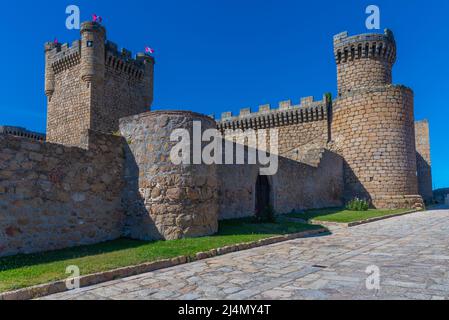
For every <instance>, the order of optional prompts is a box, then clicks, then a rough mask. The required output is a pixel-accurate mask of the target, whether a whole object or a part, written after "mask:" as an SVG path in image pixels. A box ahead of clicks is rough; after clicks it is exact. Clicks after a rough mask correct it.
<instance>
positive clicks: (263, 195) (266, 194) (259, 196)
mask: <svg viewBox="0 0 449 320" xmlns="http://www.w3.org/2000/svg"><path fill="white" fill-rule="evenodd" d="M268 206H270V183H269V181H268V178H267V176H259V177H258V178H257V182H256V215H257V216H259V215H260V214H262V212H263V211H264V210H265V209H266V208H268Z"/></svg>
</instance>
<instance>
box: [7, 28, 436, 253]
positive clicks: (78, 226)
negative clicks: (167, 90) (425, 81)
mask: <svg viewBox="0 0 449 320" xmlns="http://www.w3.org/2000/svg"><path fill="white" fill-rule="evenodd" d="M334 48H335V51H334V54H335V59H336V64H337V74H338V79H337V81H338V96H337V98H336V99H335V100H334V101H331V99H330V97H329V96H328V95H326V96H324V97H323V99H322V100H321V101H314V100H313V98H312V97H307V98H303V99H301V102H300V104H298V105H294V104H292V102H291V101H283V102H281V103H280V104H279V109H271V106H269V105H264V106H261V107H260V109H259V112H251V110H250V109H243V110H241V112H240V115H239V116H236V117H234V116H232V114H231V113H224V114H223V115H222V119H221V120H220V121H218V122H216V121H214V119H212V118H210V117H206V116H204V115H200V114H196V113H193V112H187V111H160V112H150V111H149V110H150V107H151V104H152V101H153V73H154V71H153V68H154V59H153V58H152V57H150V56H147V55H145V54H138V55H137V56H136V57H135V58H132V55H131V53H130V52H129V51H127V50H125V49H123V50H122V51H120V52H119V51H118V48H117V45H115V44H114V43H112V42H110V41H107V40H106V30H105V28H104V27H103V26H101V25H100V24H98V23H93V22H87V23H84V24H83V25H82V28H81V40H78V41H75V42H74V43H73V44H72V46H70V47H69V46H68V45H67V44H64V45H59V44H54V43H47V44H46V46H45V56H46V73H45V93H46V95H47V97H48V123H47V142H46V143H44V142H42V141H35V140H32V139H35V138H36V137H37V138H38V139H37V140H42V137H43V136H36V135H34V134H29V133H28V132H27V133H19V132H18V131H17V130H5V129H3V131H2V132H0V256H4V255H13V254H17V253H31V252H40V251H46V250H54V249H59V248H65V247H71V246H77V245H83V244H93V243H97V242H101V241H106V240H112V239H116V238H119V237H122V236H126V237H131V238H134V239H143V240H155V239H179V238H184V237H195V236H204V235H211V234H214V233H215V232H216V231H217V229H218V220H219V219H229V218H239V217H248V216H253V215H255V212H256V210H258V209H256V208H258V206H259V205H260V201H259V200H260V198H261V197H260V196H261V191H260V190H261V189H260V186H261V185H263V190H265V193H263V195H264V197H263V200H264V201H263V203H264V205H265V204H266V203H269V204H271V205H272V206H273V207H274V209H275V210H276V211H277V212H278V213H288V212H291V211H300V210H304V209H311V208H324V207H337V206H342V205H343V204H344V203H345V201H347V200H349V199H352V198H354V197H356V196H359V197H364V198H367V199H369V200H371V201H372V204H373V206H375V207H378V208H398V207H404V208H420V207H422V206H423V199H424V200H426V201H431V200H432V191H431V190H432V180H431V179H432V177H431V159H430V139H429V125H428V123H427V122H426V121H424V122H417V123H415V122H414V115H413V113H414V110H413V108H414V106H413V92H412V90H411V89H409V88H406V87H404V86H396V85H393V84H392V76H391V74H392V73H391V71H392V67H393V65H394V62H395V61H396V43H395V40H394V37H393V34H392V33H391V32H390V31H386V32H385V34H368V35H358V36H354V37H349V36H348V34H347V33H341V34H339V35H337V36H336V37H335V38H334ZM194 121H199V122H200V123H201V124H202V131H204V130H206V129H211V128H218V129H219V130H220V131H221V132H222V133H223V134H226V133H232V134H233V135H234V136H235V138H241V137H244V136H245V135H246V134H247V133H248V131H249V130H254V131H255V135H256V136H257V137H259V138H260V137H261V136H262V135H261V134H262V131H261V130H262V129H267V130H277V131H278V133H279V140H278V141H277V147H278V156H279V170H278V172H277V173H276V174H275V175H273V176H270V177H268V178H266V179H261V176H260V170H259V169H260V167H259V166H258V165H251V164H246V165H179V166H178V165H174V164H173V163H172V161H171V159H170V152H171V149H172V147H173V146H174V145H175V144H177V142H172V141H170V135H171V133H172V132H173V130H175V129H187V131H188V132H190V133H192V130H193V122H194ZM267 138H268V136H267ZM225 139H228V140H227V141H228V142H230V140H229V138H228V136H225ZM232 139H233V140H232V142H230V143H231V144H233V145H234V146H236V144H238V143H239V142H238V141H237V140H234V138H232ZM270 143H271V142H270ZM243 144H245V142H243ZM270 147H271V146H270ZM264 151H265V150H264ZM245 157H246V158H248V153H246V154H245ZM261 181H263V183H262V182H261ZM258 182H260V183H258ZM267 190H268V192H266V191H267ZM258 199H259V200H258ZM258 201H259V202H258Z"/></svg>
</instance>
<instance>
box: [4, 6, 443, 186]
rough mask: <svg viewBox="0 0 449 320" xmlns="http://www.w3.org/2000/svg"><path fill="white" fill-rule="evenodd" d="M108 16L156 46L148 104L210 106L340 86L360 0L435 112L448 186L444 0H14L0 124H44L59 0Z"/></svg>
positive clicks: (438, 178)
mask: <svg viewBox="0 0 449 320" xmlns="http://www.w3.org/2000/svg"><path fill="white" fill-rule="evenodd" d="M70 4H75V5H78V6H79V7H80V9H81V15H82V20H90V17H91V14H92V13H97V14H99V15H101V16H103V17H104V24H105V26H106V27H107V29H108V38H109V39H111V40H112V41H114V42H116V43H117V44H119V46H121V47H125V48H127V49H130V50H132V51H133V52H134V53H135V52H137V51H142V50H143V48H144V47H145V45H150V46H152V47H154V48H155V49H156V58H157V65H156V73H155V102H154V109H164V108H166V109H189V110H194V111H198V112H202V113H206V114H212V113H215V114H216V115H217V116H218V115H219V114H221V112H223V111H228V110H229V111H233V112H238V110H239V109H240V108H244V107H252V108H253V109H256V108H257V106H258V105H260V104H265V103H272V104H274V105H277V103H278V102H279V101H281V100H286V99H292V100H293V101H295V102H296V101H299V99H300V97H303V96H310V95H314V96H315V97H316V98H317V99H318V98H321V96H322V95H323V93H325V92H328V91H331V92H333V93H335V92H336V79H335V73H336V71H335V69H336V68H335V65H334V61H333V56H332V36H333V35H334V34H336V33H339V32H341V31H345V30H347V31H349V32H350V34H356V33H365V32H367V30H366V29H365V19H366V15H365V8H366V7H367V6H368V5H369V4H376V5H378V6H379V7H380V9H381V28H390V29H392V30H393V31H394V33H395V36H396V39H397V43H398V54H399V57H398V62H397V64H396V67H395V69H394V82H395V83H398V84H404V85H407V86H410V87H412V88H413V89H414V91H415V96H416V97H415V98H416V99H415V114H416V119H423V118H427V119H429V121H430V123H431V139H432V157H433V159H432V160H433V177H434V187H449V161H448V160H449V157H448V155H449V151H448V142H447V140H448V137H449V135H448V129H449V117H448V116H449V110H448V109H449V60H448V59H449V25H448V16H449V1H447V0H440V1H436V0H426V1H417V0H407V1H406V0H400V1H399V0H395V1H391V0H386V1H383V0H382V1H380V0H376V1H372V2H371V1H356V0H347V1H328V0H326V1H323V0H315V1H299V0H291V1H287V0H269V1H267V0H190V1H171V0H163V1H162V0H160V1H152V0H141V1H138V0H128V1H113V0H109V1H85V0H82V1H80V0H73V1H60V0H58V1H31V0H26V1H23V0H22V1H12V2H10V3H8V5H7V6H3V9H2V18H1V20H0V26H1V28H0V38H1V39H2V50H1V51H0V58H1V59H0V61H1V63H2V76H1V77H0V90H1V92H0V93H1V94H0V124H10V125H19V126H23V127H27V128H29V129H31V130H36V131H41V132H44V131H45V121H46V120H45V118H46V98H45V95H44V53H43V44H44V42H45V41H49V40H50V41H52V40H53V39H54V38H55V37H57V38H58V39H59V41H60V42H72V41H73V40H75V39H77V38H78V36H79V33H78V31H76V30H75V31H69V30H67V29H66V28H65V19H66V14H65V8H66V7H67V6H68V5H70Z"/></svg>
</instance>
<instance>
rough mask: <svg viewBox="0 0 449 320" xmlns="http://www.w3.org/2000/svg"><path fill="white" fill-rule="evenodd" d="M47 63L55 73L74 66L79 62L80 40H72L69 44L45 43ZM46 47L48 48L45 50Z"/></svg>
mask: <svg viewBox="0 0 449 320" xmlns="http://www.w3.org/2000/svg"><path fill="white" fill-rule="evenodd" d="M45 48H46V51H47V57H48V63H49V64H50V66H51V68H52V69H53V72H54V73H55V74H57V73H60V72H62V71H64V70H67V69H69V68H71V67H73V66H76V65H77V64H79V63H80V62H81V41H80V40H76V41H73V43H72V44H71V45H69V44H68V43H64V44H59V43H58V44H53V45H51V44H50V43H46V44H45ZM47 48H49V49H48V50H47Z"/></svg>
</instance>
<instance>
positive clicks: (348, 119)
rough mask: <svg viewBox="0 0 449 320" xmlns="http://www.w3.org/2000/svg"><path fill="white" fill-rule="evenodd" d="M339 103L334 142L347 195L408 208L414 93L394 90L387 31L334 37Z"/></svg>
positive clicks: (414, 185)
mask: <svg viewBox="0 0 449 320" xmlns="http://www.w3.org/2000/svg"><path fill="white" fill-rule="evenodd" d="M334 53H335V59H336V63H337V75H338V76H337V78H338V98H337V99H336V101H335V102H334V105H333V114H332V140H333V141H334V144H335V148H336V149H337V151H338V152H339V153H340V154H341V155H342V156H343V158H344V159H345V167H344V177H345V196H346V199H349V198H352V197H354V196H359V197H364V198H369V199H371V200H372V202H373V205H374V206H376V207H411V206H413V205H415V204H419V203H422V198H421V197H420V196H418V194H419V192H418V178H417V164H416V158H417V155H416V146H415V123H414V110H413V109H414V106H413V100H414V97H413V91H412V90H411V89H409V88H406V87H404V86H397V85H392V67H393V65H394V63H395V61H396V42H395V39H394V36H393V34H392V32H391V31H389V30H386V31H385V33H384V34H365V35H357V36H353V37H349V36H348V34H347V32H344V33H341V34H338V35H336V36H335V37H334Z"/></svg>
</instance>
